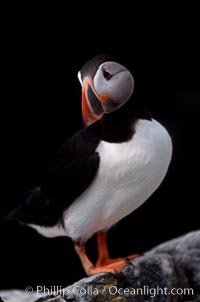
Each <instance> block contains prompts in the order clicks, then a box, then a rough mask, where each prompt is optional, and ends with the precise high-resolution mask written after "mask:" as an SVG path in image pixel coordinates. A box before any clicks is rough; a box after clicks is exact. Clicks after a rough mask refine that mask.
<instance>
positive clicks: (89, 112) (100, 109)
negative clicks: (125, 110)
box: [78, 55, 134, 126]
mask: <svg viewBox="0 0 200 302" xmlns="http://www.w3.org/2000/svg"><path fill="white" fill-rule="evenodd" d="M78 79H79V81H80V83H81V85H82V115H83V121H84V124H85V126H89V125H91V124H92V123H94V122H96V121H97V120H100V119H101V118H102V117H103V115H104V114H109V113H111V112H113V111H115V110H117V109H119V108H120V107H121V106H123V105H124V104H125V103H126V102H127V101H128V100H129V99H130V97H131V95H132V94H133V90H134V79H133V76H132V74H131V73H130V71H129V70H128V69H127V68H126V67H124V66H123V65H121V64H119V63H117V62H115V61H114V60H113V58H112V57H111V56H107V55H100V56H96V57H94V58H93V59H91V60H90V61H88V62H87V63H86V64H85V65H84V66H83V67H82V68H81V70H80V71H79V72H78Z"/></svg>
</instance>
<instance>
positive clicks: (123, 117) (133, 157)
mask: <svg viewBox="0 0 200 302" xmlns="http://www.w3.org/2000/svg"><path fill="white" fill-rule="evenodd" d="M78 79H79V81H80V83H81V85H82V115H83V121H84V125H85V127H83V129H81V130H80V131H78V132H77V133H76V134H74V135H73V136H72V137H71V138H70V139H69V140H68V141H66V142H65V143H64V144H63V146H61V148H60V149H59V150H58V152H57V153H56V155H55V157H54V158H53V159H52V160H51V161H50V163H49V165H48V168H47V170H46V173H45V175H44V177H43V179H42V182H41V185H40V187H38V188H36V189H33V190H32V191H31V192H29V193H28V194H27V196H26V198H25V201H24V202H23V203H21V204H20V205H19V206H18V207H17V208H16V209H15V210H14V211H12V212H11V213H10V215H9V219H15V220H18V221H19V222H20V223H22V224H25V225H28V226H30V227H33V228H34V229H36V230H37V231H38V232H39V233H40V234H42V235H44V236H47V237H56V236H68V237H70V238H71V239H72V241H73V243H74V246H75V250H76V252H77V254H78V256H79V257H80V260H81V262H82V265H83V268H84V269H85V272H86V273H87V274H88V275H92V274H96V273H100V272H112V273H116V272H117V273H118V272H120V271H121V270H122V269H123V268H124V266H126V265H127V261H126V259H127V258H126V259H124V258H118V259H111V258H110V256H109V251H108V248H107V232H108V230H109V229H110V228H111V227H112V226H113V225H115V224H116V223H117V222H118V221H120V220H121V219H122V218H124V217H125V216H127V215H129V214H130V213H131V212H133V211H134V210H135V209H137V208H138V207H139V206H141V205H142V204H143V203H144V202H145V201H146V200H147V199H148V198H149V197H150V196H151V195H152V193H153V192H154V191H155V190H156V189H157V188H158V187H159V186H160V184H161V182H162V180H163V179H164V177H165V175H166V173H167V170H168V167H169V164H170V160H171V156H172V142H171V138H170V136H169V134H168V132H167V130H166V129H165V128H164V127H163V126H162V125H161V124H160V123H159V122H158V121H156V120H155V119H153V118H152V117H151V116H150V114H149V113H148V112H147V111H146V110H144V109H143V108H142V106H140V104H138V101H137V100H135V93H134V86H135V80H134V77H133V75H132V74H131V72H130V71H129V69H127V68H126V67H125V66H123V65H121V64H120V63H119V62H118V61H117V60H115V59H113V57H112V56H109V55H99V56H96V57H94V58H93V59H91V60H90V61H88V62H87V63H86V64H85V65H83V67H82V68H81V70H80V71H79V72H78ZM94 234H97V245H98V260H97V263H96V264H95V265H94V264H93V263H92V262H91V261H90V259H89V258H88V256H87V254H86V249H85V243H86V242H87V240H88V239H90V238H91V237H92V236H93V235H94ZM135 256H136V255H131V256H129V257H128V259H133V258H135Z"/></svg>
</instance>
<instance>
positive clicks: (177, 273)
mask: <svg viewBox="0 0 200 302" xmlns="http://www.w3.org/2000/svg"><path fill="white" fill-rule="evenodd" d="M0 296H1V293H0ZM5 301H9V300H5ZM21 301H22V300H21ZM44 301H45V302H65V301H71V302H73V301H74V302H76V301H77V302H78V301H79V302H82V301H85V302H91V301H95V302H103V301H106V302H107V301H113V302H126V301H127V302H131V301H132V302H178V301H180V302H183V301H185V302H186V301H187V302H191V301H194V302H197V301H198V302H199V301H200V231H194V232H191V233H189V234H187V235H185V236H182V237H179V238H177V239H174V240H171V241H168V242H166V243H163V244H161V245H159V246H157V247H155V248H153V249H152V250H151V251H149V252H147V253H145V254H144V256H141V257H139V258H137V259H135V260H132V261H130V265H129V266H127V267H126V268H124V270H123V272H122V273H121V274H118V275H112V274H98V275H95V276H92V277H89V278H85V279H82V280H80V281H78V282H77V283H75V284H73V285H71V286H68V287H67V288H64V289H63V290H62V291H61V292H60V293H55V295H51V296H46V297H42V298H39V299H38V300H36V301H35V302H44Z"/></svg>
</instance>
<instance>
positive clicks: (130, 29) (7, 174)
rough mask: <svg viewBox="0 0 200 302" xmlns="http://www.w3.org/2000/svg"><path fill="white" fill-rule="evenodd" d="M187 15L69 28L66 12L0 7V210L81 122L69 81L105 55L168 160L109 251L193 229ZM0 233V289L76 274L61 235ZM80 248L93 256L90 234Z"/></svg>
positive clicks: (194, 105)
mask: <svg viewBox="0 0 200 302" xmlns="http://www.w3.org/2000/svg"><path fill="white" fill-rule="evenodd" d="M60 10H62V8H60ZM194 12H195V10H193V12H192V13H191V14H190V12H188V11H187V12H186V13H185V14H184V15H182V18H178V16H177V15H176V14H175V16H174V19H173V23H172V16H171V15H170V16H169V15H168V14H167V12H166V15H165V14H164V13H163V15H162V13H161V12H160V13H159V18H157V19H155V17H153V16H152V15H150V16H149V18H148V19H146V17H145V16H142V17H141V19H139V21H135V22H133V21H132V19H131V18H130V16H127V17H126V16H125V18H124V19H125V20H123V21H122V20H121V19H120V18H117V16H113V15H111V16H110V15H109V14H104V15H103V16H101V18H100V19H99V18H97V17H95V16H93V19H91V16H92V14H91V15H90V14H89V16H87V18H86V16H85V15H83V17H85V18H83V20H82V21H81V22H80V25H78V26H79V31H77V30H76V29H75V26H74V24H73V22H74V23H76V22H77V20H78V19H79V17H78V16H76V14H75V15H73V22H71V23H70V22H68V23H69V24H68V23H67V22H66V20H67V16H60V15H59V13H58V14H56V13H55V14H54V13H53V10H52V12H51V14H50V15H48V12H46V11H45V10H44V11H43V13H42V14H41V15H40V14H39V13H37V14H33V15H30V14H29V13H27V14H26V16H25V17H24V15H23V14H22V16H21V15H20V17H16V15H15V11H14V9H13V11H12V14H11V15H10V11H7V17H6V20H5V23H4V27H3V36H2V46H1V47H2V51H3V55H2V73H3V80H2V84H3V85H2V86H3V87H2V97H1V99H2V100H1V116H2V117H1V121H2V126H1V151H2V155H1V167H2V168H1V176H2V177H1V184H2V186H1V202H0V211H1V216H3V215H5V214H6V213H8V212H9V211H10V210H11V209H12V208H13V207H15V206H16V205H17V203H18V202H20V200H19V199H20V198H19V196H20V194H22V193H23V192H25V191H27V190H29V189H31V188H33V187H35V186H37V185H38V184H39V183H40V178H41V175H42V173H43V172H44V170H45V169H46V166H47V164H48V161H49V159H50V158H51V156H52V155H53V154H54V152H55V151H56V150H57V148H58V147H59V146H60V145H61V144H62V143H63V142H64V141H65V140H67V139H68V138H69V137H70V136H71V135H72V134H73V133H75V132H76V131H78V129H80V128H81V127H82V120H81V88H80V84H79V83H78V80H77V72H78V70H79V69H80V67H81V66H82V64H84V63H85V62H86V61H87V60H88V59H90V58H91V57H93V56H94V55H96V54H99V53H112V54H114V55H118V56H120V57H121V58H122V59H123V60H125V61H126V62H127V65H128V67H129V68H130V69H131V70H132V71H133V72H134V74H135V82H136V85H137V87H138V91H139V92H140V97H141V101H142V102H145V103H146V104H147V106H148V108H149V109H150V111H151V112H152V114H153V116H154V117H155V118H156V119H158V120H159V121H160V122H161V123H162V124H163V125H164V126H165V127H166V128H167V129H168V131H169V133H170V135H171V137H172V140H173V158H172V162H171V166H170V169H169V172H168V174H167V176H166V178H165V180H164V182H163V183H162V185H161V186H160V188H159V189H158V190H157V191H156V192H155V193H154V195H153V196H152V197H151V198H150V199H149V200H148V201H147V202H146V203H145V204H144V205H143V206H141V207H140V208H139V209H138V210H136V211H135V212H134V213H132V214H131V215H129V216H128V217H126V218H125V219H124V220H122V221H121V222H119V223H118V224H117V226H115V227H114V228H113V229H112V230H110V232H109V248H110V251H111V255H112V256H113V257H118V256H126V255H128V254H131V253H134V252H135V253H138V252H140V253H142V252H144V251H146V250H148V249H150V248H151V247H153V246H155V245H156V244H158V243H160V242H163V241H165V240H168V239H171V238H173V237H176V236H179V235H182V234H184V233H186V232H189V231H192V230H195V229H198V228H199V226H200V224H199V215H198V212H199V209H198V203H199V168H198V165H199V154H200V147H199V139H200V136H199V120H200V58H199V46H198V39H199V35H198V30H197V29H198V24H197V19H196V17H195V15H194ZM72 13H73V12H72ZM121 13H122V12H121ZM69 14H70V12H69V11H68V12H67V15H69ZM180 15H181V14H180ZM13 16H15V18H14V19H13ZM118 16H119V15H118ZM155 16H156V17H158V16H157V15H156V14H155ZM164 16H165V18H164ZM179 17H180V16H179ZM189 17H190V18H189ZM98 23H99V25H100V26H99V27H100V28H98V30H97V24H98ZM91 28H92V29H94V33H92V32H91ZM0 236H1V237H0V238H1V257H0V259H1V277H2V278H1V284H0V287H1V288H25V287H26V286H33V287H36V286H37V285H46V286H49V285H59V286H65V285H68V284H70V283H72V282H74V281H76V280H78V279H80V278H81V277H83V276H85V273H84V272H83V269H82V266H81V264H80V262H79V259H78V257H77V255H76V254H75V252H74V250H73V244H72V242H71V240H70V239H69V238H55V239H47V238H43V237H42V236H40V235H38V234H37V233H36V232H35V231H34V230H32V229H29V228H27V227H24V226H20V225H17V224H3V223H1V225H0ZM87 247H88V252H89V255H90V256H91V257H92V259H93V260H95V259H96V258H95V257H96V249H95V238H93V239H92V240H91V241H90V242H88V244H87Z"/></svg>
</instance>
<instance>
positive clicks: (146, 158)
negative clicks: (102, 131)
mask: <svg viewBox="0 0 200 302" xmlns="http://www.w3.org/2000/svg"><path fill="white" fill-rule="evenodd" d="M135 130H136V132H135V134H134V135H133V137H132V139H131V141H128V142H125V143H108V142H105V141H101V142H100V144H99V146H98V148H97V150H96V151H97V152H99V155H100V166H99V169H98V173H97V176H96V178H95V179H94V181H93V182H92V184H91V185H90V186H89V187H88V189H87V190H86V191H85V192H84V193H83V194H82V195H81V196H79V198H77V199H76V201H75V202H73V204H72V205H71V206H70V207H69V208H68V209H67V210H66V212H65V213H64V223H65V229H66V234H67V236H69V237H71V238H72V239H73V240H81V241H82V242H84V241H86V240H87V239H89V238H90V237H91V236H92V235H93V234H94V233H96V232H97V231H99V230H102V229H108V228H110V227H111V226H112V225H113V224H115V223H116V222H118V221H119V220H120V219H122V218H123V217H125V216H127V215H128V214H130V213H131V212H132V211H134V210H135V209H136V208H137V207H139V206H140V205H141V204H142V203H143V202H144V201H145V200H146V199H147V198H148V197H149V196H150V195H151V194H152V193H153V192H154V191H155V190H156V189H157V188H158V187H159V185H160V184H161V182H162V180H163V178H164V176H165V174H166V172H167V169H168V166H169V163H170V160H171V154H172V143H171V139H170V136H169V134H168V133H167V131H166V129H165V128H164V127H163V126H162V125H161V124H160V123H158V122H157V121H155V120H152V121H147V120H139V121H138V122H137V124H136V128H135Z"/></svg>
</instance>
